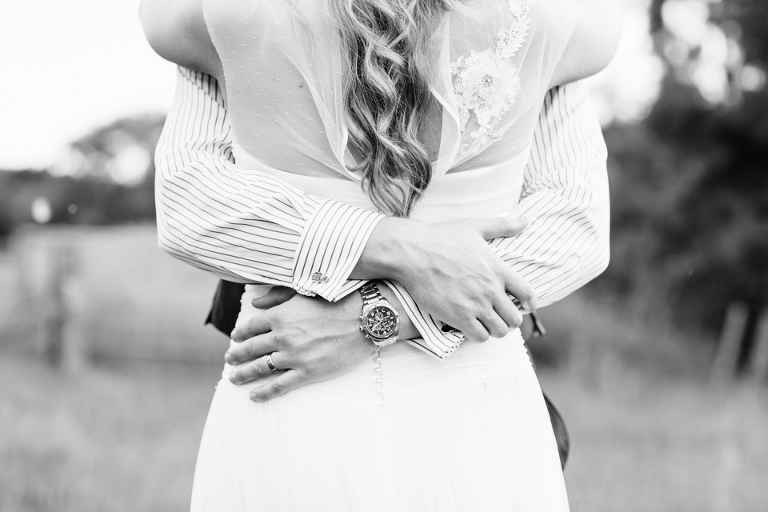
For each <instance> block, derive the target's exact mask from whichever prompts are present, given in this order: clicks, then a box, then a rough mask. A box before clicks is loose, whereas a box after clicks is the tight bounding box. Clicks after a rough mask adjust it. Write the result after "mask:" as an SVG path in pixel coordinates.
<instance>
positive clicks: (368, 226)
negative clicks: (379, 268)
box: [293, 199, 384, 302]
mask: <svg viewBox="0 0 768 512" xmlns="http://www.w3.org/2000/svg"><path fill="white" fill-rule="evenodd" d="M383 218H384V216H383V215H381V214H380V213H375V212H371V211H368V210H364V209H362V208H355V207H353V206H349V205H347V204H344V203H339V202H336V201H332V200H330V199H327V200H325V201H323V202H322V203H320V205H319V206H318V207H317V209H316V210H315V212H314V214H312V216H311V217H310V219H309V221H308V222H307V226H306V228H305V229H304V232H303V233H302V234H301V238H300V239H299V245H298V247H297V249H296V256H295V258H294V262H293V289H294V290H296V291H297V292H298V293H301V294H302V295H309V296H314V295H320V296H321V297H323V298H324V299H326V300H329V301H331V302H333V301H337V300H339V299H340V298H342V297H344V296H345V295H347V294H348V293H350V292H351V291H352V290H354V289H356V288H358V287H359V286H360V285H362V284H363V283H364V282H365V281H357V280H352V281H348V280H347V278H348V277H349V274H351V273H352V270H353V269H354V268H355V265H356V264H357V260H359V259H360V255H361V254H362V253H363V249H364V248H365V244H367V243H368V239H369V238H370V237H371V233H372V232H373V228H374V227H375V226H376V224H378V222H379V221H380V220H381V219H383Z"/></svg>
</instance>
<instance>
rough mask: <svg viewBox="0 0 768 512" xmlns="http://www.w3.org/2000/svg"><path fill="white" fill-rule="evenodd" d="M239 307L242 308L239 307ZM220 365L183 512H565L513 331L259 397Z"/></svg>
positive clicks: (543, 419) (383, 360) (549, 444)
mask: <svg viewBox="0 0 768 512" xmlns="http://www.w3.org/2000/svg"><path fill="white" fill-rule="evenodd" d="M243 302H244V304H247V302H246V301H245V300H244V301H243ZM231 371H232V368H231V367H229V366H225V368H224V371H223V372H222V379H221V380H220V381H219V383H218V385H217V388H216V392H215V395H214V398H213V403H212V404H211V408H210V411H209V414H208V419H207V422H206V425H205V430H204V433H203V438H202V441H201V445H200V450H199V454H198V460H197V466H196V470H195V479H194V486H193V492H192V505H191V510H192V512H246V511H248V512H256V511H286V512H288V511H292V512H309V511H317V512H331V511H345V512H346V511H349V512H368V511H370V512H410V511H413V512H417V511H418V512H429V511H436V512H437V511H439V512H452V511H457V512H458V511H461V512H476V511H520V512H567V511H568V501H567V497H566V492H565V484H564V481H563V475H562V472H561V470H560V461H559V458H558V453H557V446H556V443H555V438H554V435H553V433H552V428H551V425H550V422H549V416H548V413H547V410H546V406H545V404H544V400H543V397H542V394H541V389H540V387H539V384H538V381H537V379H536V375H535V373H534V370H533V368H532V366H531V363H530V360H529V358H528V355H527V353H526V350H525V347H524V345H523V340H522V338H521V336H520V333H519V331H515V332H513V333H510V334H509V335H508V336H507V337H505V338H503V339H491V340H489V341H488V342H486V343H469V342H467V343H465V344H464V345H462V346H461V347H460V348H459V349H458V350H457V351H456V352H455V353H454V354H453V355H452V356H451V357H450V358H449V359H448V360H447V361H438V360H436V359H434V358H432V357H430V356H428V355H427V354H424V353H422V352H420V351H418V350H417V349H415V348H413V347H412V346H410V345H408V344H406V343H400V342H398V343H397V344H395V345H393V346H390V347H386V348H385V349H382V350H381V352H380V361H378V360H377V359H376V356H374V357H371V359H370V360H367V361H365V362H363V363H362V364H360V365H359V366H358V367H357V368H355V369H354V370H352V371H350V372H349V373H347V374H345V375H342V376H340V377H337V378H334V379H331V380H328V381H325V382H320V383H316V384H311V385H308V386H305V387H303V388H300V389H298V390H295V391H292V392H290V393H288V394H286V395H284V396H283V397H279V398H276V399H273V400H271V401H269V402H266V403H260V404H257V403H253V402H251V401H250V400H249V398H248V393H249V391H250V390H251V389H252V388H253V387H255V386H256V385H258V384H261V382H257V383H251V384H246V385H242V386H235V385H233V384H231V383H230V382H229V381H228V380H227V376H228V375H229V373H230V372H231Z"/></svg>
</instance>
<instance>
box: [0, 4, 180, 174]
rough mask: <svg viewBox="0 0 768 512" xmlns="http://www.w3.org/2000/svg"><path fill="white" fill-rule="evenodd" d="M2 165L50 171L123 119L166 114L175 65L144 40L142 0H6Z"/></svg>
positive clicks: (0, 40)
mask: <svg viewBox="0 0 768 512" xmlns="http://www.w3.org/2000/svg"><path fill="white" fill-rule="evenodd" d="M1 3H2V7H0V48H2V51H0V69H2V73H3V77H2V80H0V141H2V142H0V169H20V168H44V167H47V166H49V165H51V164H53V163H54V162H56V161H57V160H58V159H60V158H61V157H62V156H63V155H64V153H65V152H66V148H67V145H68V143H69V142H71V141H73V140H75V139H77V138H79V137H80V136H82V135H85V134H86V133H88V132H89V131H90V130H92V129H93V128H95V127H98V126H101V125H103V124H107V123H109V122H111V121H113V120H115V119H116V118H118V117H121V116H125V115H136V114H138V113H141V112H165V111H167V109H168V106H169V105H170V102H171V99H172V97H173V90H174V84H175V71H174V70H175V68H174V66H173V65H172V64H170V63H168V62H165V61H164V60H162V59H161V58H160V57H158V56H156V55H155V54H154V52H153V51H152V50H151V48H150V47H149V45H148V44H147V43H146V41H145V40H144V36H143V34H142V31H141V25H140V24H139V19H138V9H139V7H138V6H139V0H74V1H65V0H2V2H1Z"/></svg>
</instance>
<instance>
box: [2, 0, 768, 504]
mask: <svg viewBox="0 0 768 512" xmlns="http://www.w3.org/2000/svg"><path fill="white" fill-rule="evenodd" d="M623 1H624V3H625V5H626V11H627V17H626V24H625V30H624V35H623V40H622V43H621V47H620V49H619V52H618V54H617V56H616V58H615V60H614V62H613V63H612V64H611V65H610V67H609V68H608V69H606V70H605V71H604V72H602V73H601V74H600V75H599V76H597V77H594V78H592V79H590V86H591V88H592V90H593V100H594V108H595V111H596V112H597V114H598V116H599V118H600V120H601V122H602V124H603V126H604V129H605V136H606V139H607V142H608V147H609V152H610V158H609V174H610V181H611V201H612V232H611V235H612V254H611V265H610V267H609V269H608V270H607V271H606V272H605V274H604V275H602V276H600V277H599V278H598V279H596V280H595V281H594V282H592V283H590V284H589V285H588V286H586V287H585V288H584V289H583V290H581V291H579V292H578V293H576V294H574V295H573V296H571V297H569V298H568V299H566V300H564V301H562V302H561V303H559V304H556V305H554V306H551V307H549V308H546V309H544V310H542V311H541V317H542V319H543V321H544V323H545V325H546V327H547V330H548V332H547V335H546V336H544V337H543V338H538V339H536V341H534V342H533V344H532V350H533V352H534V354H535V355H536V358H537V362H538V366H539V372H540V375H541V380H542V385H543V387H544V388H545V389H546V390H547V391H548V392H549V393H550V394H551V396H552V398H553V400H554V401H555V403H556V404H557V405H558V406H559V407H560V409H561V410H562V412H563V414H564V415H565V418H566V422H567V425H568V427H569V428H570V433H571V437H572V454H571V459H570V462H569V465H568V467H567V469H566V479H567V482H568V487H569V493H570V497H571V501H572V510H574V512H580V511H616V510H623V511H628V512H631V511H653V512H657V511H689V510H690V511H696V512H704V511H713V512H719V511H735V512H741V511H744V512H746V511H756V512H764V511H766V510H768V485H766V483H768V387H766V386H767V384H768V88H766V72H767V71H768V2H766V1H765V0H719V1H718V0H623ZM137 10H138V1H137V0H116V1H112V2H98V1H96V0H78V1H77V2H56V1H55V0H38V1H36V2H25V1H23V0H5V2H4V4H3V11H4V15H3V16H2V17H0V46H2V48H3V52H2V53H0V67H2V69H3V70H4V72H5V74H6V75H5V77H6V78H5V80H3V81H2V82H0V113H1V114H0V141H1V142H0V511H3V512H5V511H13V512H15V511H78V512H80V511H100V512H101V511H105V512H106V511H155V510H162V511H175V510H179V511H182V510H186V509H187V507H188V498H189V493H190V488H191V479H192V474H193V471H194V461H195V456H196V451H197V444H198V442H199V439H200V435H201V432H202V426H203V423H204V420H205V415H206V413H207V408H208V404H209V402H210V399H211V396H212V394H213V386H214V384H215V382H216V381H217V380H218V378H219V373H220V371H221V361H222V354H223V351H224V350H225V347H226V339H225V337H223V336H221V335H219V334H217V333H216V332H215V331H214V330H213V329H212V328H211V327H205V326H204V325H203V320H204V318H205V315H206V313H207V308H208V305H209V303H210V299H211V296H212V293H213V291H214V288H215V284H216V279H215V278H213V277H211V276H209V275H207V274H205V273H203V272H201V271H198V270H196V269H192V268H191V267H187V266H185V265H183V264H181V263H179V262H177V261H175V260H173V259H172V258H170V257H168V256H166V255H165V254H163V253H162V252H161V251H160V250H159V249H158V248H157V242H156V237H155V233H154V225H153V220H154V201H153V173H154V168H153V164H152V154H153V151H154V147H155V144H156V140H157V137H158V135H159V132H160V130H161V128H162V124H163V117H164V112H165V110H166V109H167V107H168V105H169V104H170V101H171V98H172V94H173V88H174V82H175V74H174V67H173V66H172V65H170V64H168V63H166V62H163V61H162V60H161V59H159V58H158V57H156V56H155V55H154V54H153V53H152V51H151V50H150V49H149V47H148V45H147V44H146V43H145V42H144V40H143V36H142V33H141V29H140V26H139V23H138V17H137V14H136V13H137Z"/></svg>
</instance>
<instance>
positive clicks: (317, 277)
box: [312, 272, 330, 283]
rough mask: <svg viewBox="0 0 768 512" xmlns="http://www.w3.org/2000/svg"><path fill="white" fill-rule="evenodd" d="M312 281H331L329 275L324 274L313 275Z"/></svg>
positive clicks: (316, 273)
mask: <svg viewBox="0 0 768 512" xmlns="http://www.w3.org/2000/svg"><path fill="white" fill-rule="evenodd" d="M312 280H313V281H314V282H316V283H327V282H328V281H330V279H329V278H328V276H327V275H325V274H323V273H322V272H315V273H314V274H312Z"/></svg>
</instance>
